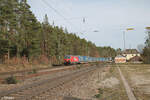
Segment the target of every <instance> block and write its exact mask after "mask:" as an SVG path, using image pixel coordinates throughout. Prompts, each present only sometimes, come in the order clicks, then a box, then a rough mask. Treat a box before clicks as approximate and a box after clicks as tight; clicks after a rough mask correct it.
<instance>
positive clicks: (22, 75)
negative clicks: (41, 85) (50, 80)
mask: <svg viewBox="0 0 150 100" xmlns="http://www.w3.org/2000/svg"><path fill="white" fill-rule="evenodd" d="M73 68H75V65H70V66H61V67H60V66H59V67H55V68H40V69H34V70H36V73H32V72H33V69H32V70H23V71H15V72H5V73H0V83H2V82H4V81H5V79H6V78H8V77H10V76H15V77H16V78H17V79H18V80H24V79H28V78H32V77H36V76H40V75H45V74H50V73H53V72H59V71H62V70H70V69H73Z"/></svg>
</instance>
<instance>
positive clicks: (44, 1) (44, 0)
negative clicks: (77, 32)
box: [41, 0, 77, 29]
mask: <svg viewBox="0 0 150 100" xmlns="http://www.w3.org/2000/svg"><path fill="white" fill-rule="evenodd" d="M41 1H42V2H43V3H44V4H45V5H47V6H48V7H49V8H50V9H52V10H53V11H54V12H55V13H57V14H58V15H59V16H60V17H62V18H63V19H64V20H65V21H66V22H67V23H68V24H70V25H71V26H74V28H76V29H77V27H76V26H75V25H74V24H73V23H71V22H70V21H69V20H68V19H67V18H66V17H65V16H64V15H62V14H61V13H60V12H59V11H57V9H55V8H54V7H53V6H52V5H50V4H49V3H48V2H47V1H46V0H41Z"/></svg>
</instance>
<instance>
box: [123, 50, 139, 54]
mask: <svg viewBox="0 0 150 100" xmlns="http://www.w3.org/2000/svg"><path fill="white" fill-rule="evenodd" d="M123 54H139V52H138V51H137V50H136V49H126V50H125V51H123Z"/></svg>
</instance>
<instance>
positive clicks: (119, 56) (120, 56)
mask: <svg viewBox="0 0 150 100" xmlns="http://www.w3.org/2000/svg"><path fill="white" fill-rule="evenodd" d="M115 58H125V57H124V56H122V55H118V56H116V57H115Z"/></svg>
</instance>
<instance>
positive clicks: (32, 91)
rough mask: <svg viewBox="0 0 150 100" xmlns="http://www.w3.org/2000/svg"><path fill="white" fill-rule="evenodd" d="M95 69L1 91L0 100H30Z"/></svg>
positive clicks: (85, 68)
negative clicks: (10, 98) (8, 98)
mask: <svg viewBox="0 0 150 100" xmlns="http://www.w3.org/2000/svg"><path fill="white" fill-rule="evenodd" d="M95 69H97V66H92V67H84V68H81V69H77V70H72V71H70V72H69V73H67V74H64V75H62V76H58V77H55V78H49V79H46V80H42V81H39V82H33V83H31V84H28V85H24V86H21V87H18V88H17V89H16V88H15V89H11V90H9V91H1V92H0V98H1V99H2V100H5V97H12V99H13V100H31V99H33V98H34V97H36V96H38V95H40V94H43V93H45V92H47V91H49V92H50V91H51V90H52V89H55V88H57V87H61V86H62V85H64V84H66V83H68V82H70V81H73V80H74V79H76V78H79V77H81V76H83V75H85V74H87V73H89V72H91V71H94V70H95Z"/></svg>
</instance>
